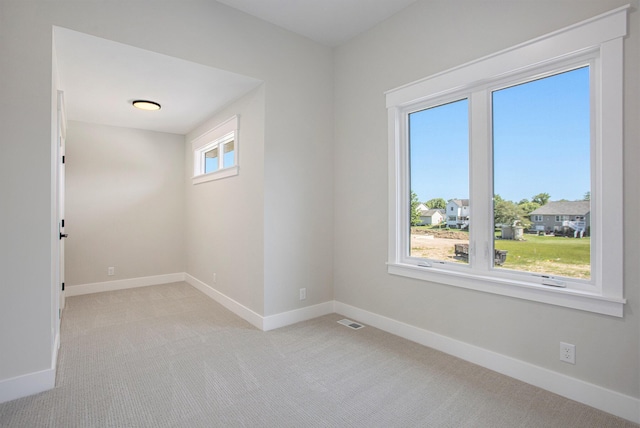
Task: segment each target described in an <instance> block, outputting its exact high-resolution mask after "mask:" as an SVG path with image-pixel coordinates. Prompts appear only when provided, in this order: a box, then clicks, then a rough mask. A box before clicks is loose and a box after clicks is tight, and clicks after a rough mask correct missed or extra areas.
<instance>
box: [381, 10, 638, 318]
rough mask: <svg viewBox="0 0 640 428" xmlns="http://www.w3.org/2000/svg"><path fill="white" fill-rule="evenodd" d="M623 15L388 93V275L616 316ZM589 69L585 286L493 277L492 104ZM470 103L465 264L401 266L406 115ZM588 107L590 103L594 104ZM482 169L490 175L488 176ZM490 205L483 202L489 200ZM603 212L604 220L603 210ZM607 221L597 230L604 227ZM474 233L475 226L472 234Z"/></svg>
mask: <svg viewBox="0 0 640 428" xmlns="http://www.w3.org/2000/svg"><path fill="white" fill-rule="evenodd" d="M628 7H629V6H624V7H621V8H618V9H615V10H612V11H610V12H607V13H604V14H602V15H599V16H596V17H594V18H591V19H589V20H586V21H583V22H580V23H578V24H575V25H572V26H570V27H567V28H564V29H561V30H558V31H555V32H553V33H550V34H547V35H545V36H542V37H539V38H537V39H534V40H531V41H529V42H525V43H523V44H520V45H517V46H515V47H513V48H510V49H506V50H504V51H501V52H498V53H496V54H494V55H490V56H488V57H484V58H481V59H479V60H476V61H473V62H470V63H467V64H464V65H462V66H459V67H456V68H453V69H451V70H448V71H444V72H441V73H438V74H436V75H433V76H430V77H427V78H425V79H422V80H419V81H417V82H414V83H410V84H408V85H405V86H402V87H400V88H397V89H394V90H391V91H388V92H387V93H386V102H387V109H388V129H389V254H388V263H387V266H388V268H387V271H388V273H390V274H393V275H400V276H405V277H410V278H415V279H420V280H424V281H431V282H438V283H443V284H449V285H453V286H458V287H463V288H470V289H474V290H479V291H485V292H489V293H495V294H500V295H506V296H511V297H516V298H521V299H527V300H533V301H537V302H543V303H548V304H553V305H558V306H564V307H570V308H575V309H581V310H586V311H591V312H596V313H601V314H607V315H612V316H618V317H621V316H623V309H624V304H625V303H626V300H625V299H624V297H623V255H624V254H623V233H622V232H623V231H622V221H623V218H622V211H623V210H622V208H623V204H622V200H623V199H622V198H623V194H622V162H623V158H622V147H623V121H622V120H623V105H622V101H623V37H624V36H625V35H626V33H627V10H628ZM584 65H589V66H590V73H591V74H592V78H591V97H592V103H591V104H592V106H591V111H592V120H591V126H592V133H591V134H592V143H591V144H592V149H591V182H592V186H591V212H592V217H591V218H592V220H591V221H592V223H593V225H594V226H595V227H594V228H593V229H592V231H593V234H592V238H591V239H592V241H591V248H592V257H591V268H592V275H591V280H589V281H585V280H577V279H576V280H573V279H569V280H568V279H567V278H564V277H562V278H554V277H550V276H546V275H540V274H531V273H527V272H520V271H518V272H516V271H507V270H503V269H496V268H494V267H493V263H492V262H491V260H492V259H493V257H490V254H491V253H492V251H491V250H492V249H493V240H492V237H491V236H490V234H489V231H488V230H489V229H491V227H490V225H493V207H492V203H491V197H492V195H493V182H492V180H493V171H492V138H491V120H490V118H491V94H492V92H493V91H494V90H498V89H500V88H504V87H508V86H511V85H513V84H516V83H518V82H520V83H522V82H527V81H531V80H535V79H536V78H542V77H546V76H550V75H554V74H557V73H560V72H562V71H568V70H571V69H575V68H579V67H580V66H584ZM462 98H468V99H469V118H470V130H469V136H470V147H469V164H470V173H469V180H470V200H471V201H472V202H471V204H470V205H471V206H470V219H471V228H470V236H469V239H470V246H469V252H470V254H469V264H468V265H467V264H456V263H450V262H440V261H430V260H425V259H418V258H412V257H409V252H410V250H409V242H410V236H409V235H410V233H409V230H410V228H409V224H408V219H409V216H408V210H409V206H410V201H409V188H408V187H409V157H408V156H409V153H408V115H409V114H410V113H412V112H415V111H419V110H423V109H425V108H431V107H435V106H438V105H442V104H446V103H448V102H452V101H455V100H458V99H462ZM593 101H595V102H593ZM487 166H489V168H487ZM489 196H491V197H489ZM604 207H607V208H606V212H607V214H606V216H605V215H604V210H605V208H604ZM605 217H606V220H607V221H606V222H605V221H604V219H605ZM479 225H483V226H479Z"/></svg>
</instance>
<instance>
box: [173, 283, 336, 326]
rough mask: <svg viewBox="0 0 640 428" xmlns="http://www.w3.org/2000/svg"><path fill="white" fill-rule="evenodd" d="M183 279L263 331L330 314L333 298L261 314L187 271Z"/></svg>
mask: <svg viewBox="0 0 640 428" xmlns="http://www.w3.org/2000/svg"><path fill="white" fill-rule="evenodd" d="M185 281H186V282H187V283H189V284H191V285H192V286H193V287H195V288H197V289H198V290H200V291H202V292H203V293H204V294H206V295H207V296H209V297H211V298H212V299H213V300H215V301H216V302H218V303H220V304H221V305H222V306H224V307H225V308H227V309H229V310H230V311H231V312H233V313H234V314H236V315H237V316H239V317H240V318H242V319H244V320H245V321H247V322H249V323H250V324H251V325H253V326H254V327H256V328H259V329H260V330H263V331H269V330H274V329H276V328H280V327H284V326H287V325H291V324H295V323H297V322H300V321H306V320H309V319H312V318H317V317H320V316H323V315H327V314H332V313H333V312H334V310H333V303H334V302H333V300H332V301H329V302H324V303H320V304H317V305H313V306H308V307H305V308H300V309H294V310H292V311H288V312H282V313H280V314H275V315H269V316H266V317H264V316H262V315H260V314H258V313H256V312H254V311H253V310H251V309H249V308H247V307H246V306H244V305H243V304H241V303H239V302H237V301H235V300H233V299H232V298H230V297H228V296H227V295H225V294H223V293H221V292H219V291H218V290H216V289H215V288H213V287H211V286H210V285H208V284H205V283H204V282H202V281H200V280H199V279H198V278H195V277H194V276H192V275H189V274H188V273H187V274H185Z"/></svg>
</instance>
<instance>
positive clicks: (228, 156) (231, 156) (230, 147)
mask: <svg viewBox="0 0 640 428" xmlns="http://www.w3.org/2000/svg"><path fill="white" fill-rule="evenodd" d="M234 143H235V142H234V141H229V142H228V143H226V144H225V145H224V149H223V156H222V162H223V168H228V167H230V166H233V165H235V153H236V152H235V144H234Z"/></svg>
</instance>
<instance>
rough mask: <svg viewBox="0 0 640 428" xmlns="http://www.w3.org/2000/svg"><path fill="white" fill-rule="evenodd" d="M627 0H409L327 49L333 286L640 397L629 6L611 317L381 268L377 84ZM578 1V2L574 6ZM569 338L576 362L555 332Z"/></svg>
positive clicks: (368, 304) (448, 332)
mask: <svg viewBox="0 0 640 428" xmlns="http://www.w3.org/2000/svg"><path fill="white" fill-rule="evenodd" d="M625 3H627V0H606V1H605V0H599V1H584V2H571V1H564V2H539V1H519V2H510V1H505V2H501V1H482V2H479V1H449V2H433V1H419V2H417V3H416V4H414V5H412V6H410V7H409V8H407V9H406V10H404V11H402V12H400V13H399V14H397V15H395V16H394V17H393V18H391V19H389V20H387V21H385V22H384V23H382V24H380V25H378V26H377V27H376V28H374V29H372V30H371V31H368V32H367V33H364V34H362V35H360V36H359V37H357V38H355V39H354V40H352V41H351V42H349V43H347V44H345V45H343V46H341V47H339V48H337V49H336V52H335V67H336V71H335V75H336V80H335V118H336V119H335V155H334V180H335V186H334V194H335V197H334V204H335V221H334V224H335V235H334V239H335V242H334V249H335V256H334V266H335V271H334V279H335V283H334V287H335V298H336V300H337V301H339V302H343V303H346V304H349V305H352V306H355V307H358V308H361V309H364V310H367V311H370V312H373V313H375V314H379V315H382V316H385V317H389V318H392V319H395V320H398V321H401V322H404V323H407V324H410V325H412V326H416V327H419V328H422V329H425V330H428V331H431V332H434V333H438V334H440V335H444V336H446V337H448V338H452V339H456V340H459V341H462V342H466V343H468V344H471V345H475V346H478V347H481V348H484V349H487V350H489V351H493V352H497V353H499V354H503V355H506V356H509V357H513V358H516V359H518V360H521V361H524V362H528V363H531V364H534V365H536V366H539V367H543V368H546V369H549V370H553V371H556V372H559V373H562V374H565V375H568V376H571V377H575V378H578V379H582V380H585V381H587V382H590V383H593V384H596V385H599V386H601V387H603V388H607V389H611V390H614V391H617V392H620V393H622V394H626V395H629V396H632V397H640V375H639V369H640V362H639V360H638V358H639V357H638V356H639V352H638V351H639V343H638V339H639V335H640V331H639V316H638V313H639V311H640V297H639V293H638V284H639V283H640V263H638V259H639V257H640V250H639V249H638V245H637V243H638V242H640V228H638V227H636V225H635V223H636V221H637V220H636V219H637V217H638V208H639V202H638V201H639V200H640V198H639V197H638V196H639V194H638V186H636V185H634V183H638V182H639V181H640V174H639V170H638V168H637V167H636V166H635V162H637V159H638V155H639V149H638V140H637V135H638V134H639V131H640V130H639V128H638V120H637V118H638V114H639V113H640V110H639V108H638V100H639V98H640V97H639V91H638V79H637V70H638V66H639V64H638V49H639V44H638V37H639V34H638V31H639V28H638V22H639V21H638V12H637V6H638V4H637V2H633V4H634V6H635V9H632V13H631V20H630V37H628V38H627V39H626V41H625V43H626V47H625V56H626V58H625V64H626V65H625V67H626V69H625V71H626V81H625V85H626V86H625V94H626V95H627V97H626V104H625V107H626V112H625V119H626V124H625V137H626V141H625V165H624V167H625V170H624V179H625V183H626V185H625V204H624V209H625V219H626V220H625V226H626V227H625V266H626V267H625V272H624V277H625V296H626V298H627V299H628V301H629V303H628V304H627V305H626V307H625V316H624V318H622V319H620V318H615V317H608V316H602V315H597V314H593V313H588V312H581V311H577V310H572V309H565V308H560V307H555V306H550V305H545V304H540V303H534V302H528V301H524V300H518V299H513V298H508V297H503V296H497V295H491V294H486V293H480V292H475V291H471V290H465V289H460V288H456V287H451V286H446V285H441V284H435V283H425V282H420V281H416V280H412V279H408V278H401V277H396V276H391V275H388V274H387V273H386V266H385V261H386V258H387V209H386V206H387V188H388V187H387V147H388V145H387V113H386V109H385V98H384V94H383V92H384V91H386V90H389V89H393V88H396V87H398V86H400V85H403V84H406V83H409V82H412V81H414V80H416V79H419V78H422V77H426V76H429V75H431V74H434V73H437V72H439V71H443V70H446V69H448V68H451V67H454V66H457V65H460V64H463V63H465V62H468V61H471V60H473V59H476V58H479V57H482V56H485V55H488V54H490V53H493V52H496V51H499V50H501V49H504V48H507V47H510V46H513V45H516V44H518V43H521V42H524V41H526V40H529V39H531V38H534V37H536V36H540V35H543V34H546V33H548V32H551V31H553V30H556V29H559V28H562V27H564V26H567V25H570V24H573V23H576V22H579V21H581V20H583V19H587V18H589V17H592V16H595V15H597V14H599V13H602V12H605V11H607V10H610V9H613V8H615V7H618V6H621V5H623V4H625ZM577 6H579V7H577ZM560 341H565V342H569V343H573V344H575V345H576V354H577V357H576V360H577V364H576V365H569V364H565V363H562V362H560V361H559V358H558V352H559V343H560Z"/></svg>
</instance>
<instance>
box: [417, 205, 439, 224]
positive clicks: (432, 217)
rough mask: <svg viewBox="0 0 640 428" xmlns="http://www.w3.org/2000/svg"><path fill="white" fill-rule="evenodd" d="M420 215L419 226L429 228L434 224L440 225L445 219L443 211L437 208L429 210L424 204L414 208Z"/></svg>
mask: <svg viewBox="0 0 640 428" xmlns="http://www.w3.org/2000/svg"><path fill="white" fill-rule="evenodd" d="M416 210H417V211H418V213H419V214H420V225H421V226H431V225H434V224H440V223H442V222H443V221H444V219H445V210H443V209H438V208H429V207H428V206H426V205H425V204H422V203H421V204H420V205H418V207H417V208H416Z"/></svg>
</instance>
